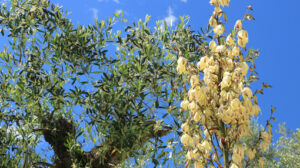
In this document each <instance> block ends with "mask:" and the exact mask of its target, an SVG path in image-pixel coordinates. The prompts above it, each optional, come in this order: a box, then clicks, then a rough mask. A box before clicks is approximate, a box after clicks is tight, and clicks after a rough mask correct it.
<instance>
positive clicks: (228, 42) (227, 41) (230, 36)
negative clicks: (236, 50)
mask: <svg viewBox="0 0 300 168" xmlns="http://www.w3.org/2000/svg"><path fill="white" fill-rule="evenodd" d="M226 44H227V45H229V46H231V45H233V44H234V43H233V39H232V35H231V33H230V34H229V35H228V36H227V38H226Z"/></svg>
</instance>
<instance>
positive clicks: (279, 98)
mask: <svg viewBox="0 0 300 168" xmlns="http://www.w3.org/2000/svg"><path fill="white" fill-rule="evenodd" d="M54 2H57V3H58V4H60V5H62V6H63V8H64V9H67V10H68V11H70V12H71V14H70V15H69V18H70V19H72V21H73V22H74V23H76V24H85V25H87V24H92V23H93V21H94V17H97V18H98V19H105V18H107V17H108V16H112V15H113V13H115V12H116V11H118V10H123V11H124V16H125V18H127V19H128V21H129V22H128V24H130V23H132V22H133V21H138V19H140V18H142V19H144V17H145V15H146V14H148V15H150V16H151V20H152V24H153V23H155V21H156V20H163V19H166V20H169V21H171V20H172V21H173V24H175V23H176V21H178V20H179V16H184V15H189V16H190V18H191V20H190V24H191V26H192V28H193V29H194V30H199V28H200V27H201V26H206V25H207V21H208V19H209V17H210V15H211V13H212V10H213V8H212V6H210V5H209V0H80V1H79V0H77V1H75V0H63V1H61V0H60V1H59V0H55V1H54ZM250 4H251V5H252V6H253V8H254V11H253V16H254V17H255V21H248V22H246V23H245V24H244V28H245V29H246V30H248V32H249V44H248V48H250V47H251V48H256V49H259V50H260V53H261V55H260V58H258V59H257V71H258V72H259V77H260V79H261V80H260V81H259V82H257V86H258V85H259V87H260V85H261V83H262V82H266V83H269V84H271V85H272V86H273V88H272V89H268V90H265V93H264V95H263V96H259V97H258V98H259V104H260V106H261V108H262V112H263V117H260V120H259V121H260V123H263V120H265V119H266V117H267V116H268V115H269V113H270V106H271V105H274V106H275V107H277V110H276V113H275V117H276V118H277V123H276V124H275V125H274V128H275V129H276V128H277V126H278V123H282V122H286V123H287V127H288V128H289V129H292V130H295V129H296V128H299V127H300V110H299V104H300V98H299V96H300V90H299V82H300V70H299V67H300V55H299V51H298V49H300V42H299V40H300V33H299V31H300V23H299V17H300V14H299V12H297V11H298V7H299V6H300V1H299V0H289V1H282V0H231V2H230V8H225V12H226V13H227V16H228V19H229V22H228V25H227V26H226V27H227V28H229V27H233V25H234V22H235V21H236V19H239V18H241V17H243V15H244V13H245V9H246V7H247V6H248V5H250Z"/></svg>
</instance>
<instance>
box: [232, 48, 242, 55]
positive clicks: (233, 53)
mask: <svg viewBox="0 0 300 168" xmlns="http://www.w3.org/2000/svg"><path fill="white" fill-rule="evenodd" d="M240 52H241V50H240V48H239V47H237V46H234V47H233V49H232V55H233V56H239V55H240Z"/></svg>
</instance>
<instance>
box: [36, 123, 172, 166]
mask: <svg viewBox="0 0 300 168" xmlns="http://www.w3.org/2000/svg"><path fill="white" fill-rule="evenodd" d="M155 123H156V122H155V121H146V122H145V123H144V124H143V125H142V129H145V128H148V129H149V130H148V131H147V132H148V133H147V134H146V135H145V136H143V137H142V138H141V139H136V141H135V142H134V144H132V147H133V149H132V150H138V148H139V147H141V146H142V145H143V144H144V143H146V142H147V141H149V140H150V139H152V138H154V137H162V136H164V135H167V134H168V133H169V132H170V128H166V129H160V130H155V129H154V125H155ZM43 125H44V126H46V128H48V129H42V130H43V131H42V132H43V135H44V137H45V140H46V141H47V142H48V143H49V144H50V145H51V146H52V148H53V150H54V153H55V156H56V159H55V162H54V167H55V168H71V167H72V164H73V163H74V162H75V161H76V160H77V162H80V164H81V165H82V166H86V165H90V166H91V167H92V168H113V167H115V166H116V165H118V164H120V163H121V162H122V161H123V160H125V159H127V158H128V157H129V154H130V153H129V152H128V153H120V152H118V151H116V150H115V149H114V147H113V146H115V147H118V144H119V142H118V139H114V140H110V141H104V142H103V143H102V144H101V145H100V146H95V147H94V148H93V149H92V150H91V151H89V152H84V153H80V152H78V153H75V154H72V153H71V152H70V150H69V149H68V148H67V146H66V145H65V144H66V143H67V139H68V138H74V137H75V128H74V123H73V122H72V121H70V120H66V119H64V118H62V117H61V118H59V119H57V120H54V121H52V122H50V121H48V120H43ZM70 136H73V137H70ZM136 144H140V146H139V145H136ZM104 146H105V149H104V148H103V147H104ZM119 147H120V146H119Z"/></svg>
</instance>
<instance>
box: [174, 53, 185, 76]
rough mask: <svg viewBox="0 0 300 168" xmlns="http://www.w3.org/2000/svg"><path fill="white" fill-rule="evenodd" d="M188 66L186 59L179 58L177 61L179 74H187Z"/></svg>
mask: <svg viewBox="0 0 300 168" xmlns="http://www.w3.org/2000/svg"><path fill="white" fill-rule="evenodd" d="M186 65H187V59H186V58H184V57H179V59H178V61H177V68H176V69H177V72H178V73H179V74H182V73H186V72H187V69H186Z"/></svg>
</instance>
